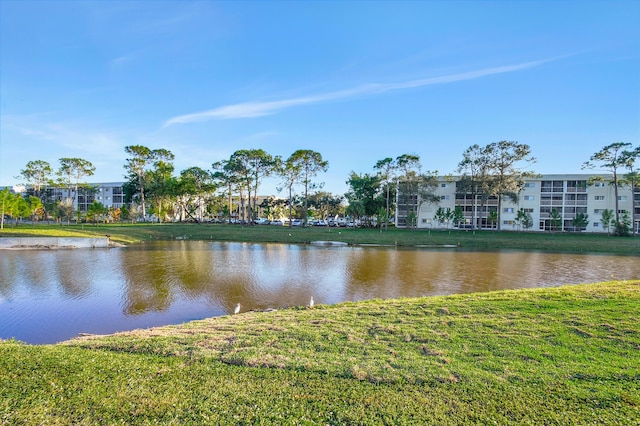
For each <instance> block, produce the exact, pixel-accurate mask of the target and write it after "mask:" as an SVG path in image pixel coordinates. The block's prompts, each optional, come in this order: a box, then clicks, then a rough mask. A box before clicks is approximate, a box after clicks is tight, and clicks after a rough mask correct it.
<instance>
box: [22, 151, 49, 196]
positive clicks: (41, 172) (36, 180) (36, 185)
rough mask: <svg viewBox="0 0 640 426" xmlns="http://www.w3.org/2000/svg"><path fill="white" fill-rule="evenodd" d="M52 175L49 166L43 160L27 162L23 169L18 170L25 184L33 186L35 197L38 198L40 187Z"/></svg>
mask: <svg viewBox="0 0 640 426" xmlns="http://www.w3.org/2000/svg"><path fill="white" fill-rule="evenodd" d="M52 174H53V170H52V169H51V165H50V164H49V163H48V162H46V161H43V160H35V161H29V162H28V163H27V165H26V166H25V168H24V169H22V170H20V176H22V177H23V178H24V179H25V180H26V182H27V184H29V185H31V186H33V189H34V192H35V195H36V197H40V192H41V191H42V186H43V185H45V184H46V183H47V182H48V181H49V180H50V176H51V175H52Z"/></svg>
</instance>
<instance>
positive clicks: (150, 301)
mask: <svg viewBox="0 0 640 426" xmlns="http://www.w3.org/2000/svg"><path fill="white" fill-rule="evenodd" d="M172 257H173V256H167V255H166V253H163V252H162V251H156V250H153V251H151V250H135V251H128V250H123V251H122V256H121V259H122V261H123V266H122V272H123V274H124V278H125V281H126V289H125V291H124V293H123V301H122V304H123V309H122V310H123V312H124V313H125V314H126V315H140V314H143V313H146V312H149V311H164V310H166V309H167V308H168V307H169V306H171V301H172V299H173V292H172V289H171V283H170V278H171V273H170V265H171V262H172V261H173V260H172Z"/></svg>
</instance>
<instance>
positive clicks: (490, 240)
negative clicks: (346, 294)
mask: <svg viewBox="0 0 640 426" xmlns="http://www.w3.org/2000/svg"><path fill="white" fill-rule="evenodd" d="M106 234H108V235H110V238H111V240H112V241H114V242H117V243H120V244H136V243H142V242H145V241H153V240H171V239H191V240H215V241H239V242H267V243H270V242H275V243H295V244H305V243H310V242H313V241H338V242H343V243H347V244H373V245H392V246H398V247H416V246H434V245H435V246H439V245H440V246H442V245H453V246H459V247H461V248H463V249H477V250H493V249H518V250H539V251H553V252H565V253H609V254H625V255H640V238H639V237H636V238H633V237H613V236H607V235H602V234H578V233H537V232H526V233H525V232H515V231H503V232H493V231H458V230H450V231H449V230H408V229H394V228H392V229H389V230H388V231H380V230H376V229H349V228H326V227H321V228H313V227H312V228H287V227H276V226H240V225H221V224H109V225H104V224H101V225H99V226H93V225H88V224H85V225H71V226H66V225H45V224H39V225H36V226H34V227H31V226H28V225H23V226H19V227H13V228H5V229H3V230H2V231H0V238H2V237H19V236H20V237H23V236H64V237H103V236H105V235H106Z"/></svg>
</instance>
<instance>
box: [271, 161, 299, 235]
mask: <svg viewBox="0 0 640 426" xmlns="http://www.w3.org/2000/svg"><path fill="white" fill-rule="evenodd" d="M276 167H277V173H278V175H279V176H280V177H281V178H282V184H283V185H284V187H285V188H286V189H287V197H288V203H287V204H288V207H289V213H288V214H289V227H291V226H292V219H293V186H294V185H295V184H296V183H298V182H299V181H300V174H301V173H302V164H300V163H299V162H297V161H295V159H294V158H293V157H289V158H288V159H287V160H286V161H282V160H281V159H279V160H278V162H277V166H276Z"/></svg>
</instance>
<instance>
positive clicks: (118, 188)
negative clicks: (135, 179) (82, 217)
mask: <svg viewBox="0 0 640 426" xmlns="http://www.w3.org/2000/svg"><path fill="white" fill-rule="evenodd" d="M122 185H123V182H102V183H91V184H88V186H87V187H81V188H78V191H77V193H76V191H75V190H74V189H73V188H71V189H69V188H62V187H54V186H50V187H45V188H43V189H42V190H41V192H40V198H41V199H42V201H43V202H44V203H55V202H58V201H64V200H66V199H70V200H71V201H72V202H73V206H74V209H75V210H77V211H81V212H86V211H87V209H88V208H89V206H90V205H91V204H93V202H94V201H98V202H99V203H102V205H104V206H105V207H107V208H111V207H113V208H114V209H117V208H120V207H122V206H123V205H124V192H123V190H122ZM14 191H16V192H22V193H25V194H26V195H36V194H35V191H34V189H33V188H31V187H22V188H14Z"/></svg>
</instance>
